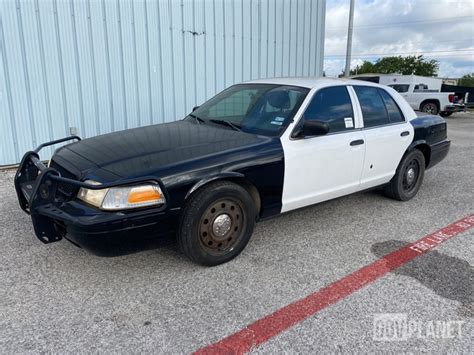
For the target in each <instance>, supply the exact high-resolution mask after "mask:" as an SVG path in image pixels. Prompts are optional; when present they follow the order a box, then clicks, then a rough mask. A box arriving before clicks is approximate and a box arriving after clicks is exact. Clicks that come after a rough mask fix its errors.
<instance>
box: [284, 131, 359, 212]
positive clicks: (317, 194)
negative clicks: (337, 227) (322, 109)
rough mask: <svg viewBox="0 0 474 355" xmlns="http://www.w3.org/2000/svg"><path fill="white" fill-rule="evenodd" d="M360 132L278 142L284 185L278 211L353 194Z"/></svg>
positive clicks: (355, 183) (357, 181)
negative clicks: (280, 149) (281, 156)
mask: <svg viewBox="0 0 474 355" xmlns="http://www.w3.org/2000/svg"><path fill="white" fill-rule="evenodd" d="M363 139H364V134H363V132H362V131H360V130H354V131H353V132H342V133H336V134H332V135H326V136H319V137H311V138H306V139H295V140H292V139H282V145H283V150H284V153H285V180H284V181H285V183H284V185H283V197H282V204H283V206H282V212H287V211H290V210H293V209H296V208H300V207H304V206H308V205H312V204H314V203H318V202H322V201H326V200H329V199H332V198H336V197H340V196H343V195H347V194H350V193H352V192H355V191H357V190H358V188H359V179H360V176H361V171H362V166H363V162H364V154H365V144H361V145H355V146H351V145H350V144H351V142H353V141H357V140H363Z"/></svg>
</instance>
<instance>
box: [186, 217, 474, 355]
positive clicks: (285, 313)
mask: <svg viewBox="0 0 474 355" xmlns="http://www.w3.org/2000/svg"><path fill="white" fill-rule="evenodd" d="M472 227H474V214H471V215H470V216H468V217H465V218H463V219H461V220H459V221H457V222H454V223H452V224H450V225H448V226H446V227H444V228H441V229H439V230H437V231H436V232H433V233H431V234H428V235H426V236H424V237H423V238H421V239H419V240H417V241H416V242H413V243H410V244H408V245H407V246H405V247H403V248H401V249H398V250H396V251H394V252H392V253H390V254H387V255H385V256H384V257H382V258H380V259H378V260H376V261H374V262H373V263H371V264H369V265H367V266H364V267H363V268H361V269H359V270H357V271H355V272H353V273H351V274H349V275H347V276H345V277H343V278H341V279H339V280H337V281H335V282H333V283H331V284H329V285H328V286H326V287H324V288H322V289H320V290H319V291H316V292H314V293H312V294H310V295H308V296H306V297H305V298H303V299H301V300H298V301H296V302H294V303H291V304H289V305H287V306H284V307H283V308H280V309H279V310H277V311H275V312H274V313H272V314H269V315H267V316H265V317H263V318H261V319H259V320H257V321H256V322H254V323H252V324H249V325H248V326H246V327H245V328H243V329H242V330H240V331H238V332H236V333H234V334H232V335H229V336H228V337H226V338H224V339H222V340H220V341H218V342H216V343H214V344H210V345H208V346H205V347H203V348H201V349H199V350H197V351H196V352H195V353H194V354H199V355H201V354H243V353H246V352H248V351H249V350H251V349H252V348H253V347H255V346H258V345H260V344H262V343H264V342H266V341H267V340H269V339H270V338H272V337H274V336H276V335H278V334H280V333H281V332H283V331H285V330H287V329H288V328H290V327H292V326H294V325H296V324H297V323H299V322H301V321H303V320H304V319H306V318H308V317H309V316H312V315H313V314H315V313H316V312H319V311H320V310H322V309H324V308H326V307H328V306H330V305H332V304H334V303H336V302H338V301H340V300H342V299H343V298H345V297H347V296H349V295H351V294H352V293H354V292H356V291H357V290H359V289H361V288H363V287H364V286H366V285H368V284H370V283H372V282H374V281H375V280H377V279H379V278H380V277H382V276H384V275H385V274H386V273H388V272H390V271H392V270H394V269H396V268H398V267H400V266H402V265H403V264H406V263H407V262H409V261H411V260H413V259H415V258H416V257H418V256H420V255H423V254H424V253H427V252H429V251H430V250H431V249H433V248H435V247H436V246H437V245H439V244H440V243H443V242H445V241H446V240H448V239H450V238H452V237H454V236H455V235H457V234H459V233H462V232H464V231H466V230H468V229H469V228H472Z"/></svg>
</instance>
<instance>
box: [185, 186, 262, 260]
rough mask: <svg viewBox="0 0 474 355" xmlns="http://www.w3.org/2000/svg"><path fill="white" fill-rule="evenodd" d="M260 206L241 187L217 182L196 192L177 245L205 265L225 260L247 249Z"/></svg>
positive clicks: (189, 202) (187, 204)
mask: <svg viewBox="0 0 474 355" xmlns="http://www.w3.org/2000/svg"><path fill="white" fill-rule="evenodd" d="M256 217H257V208H256V206H255V203H254V201H253V199H252V197H251V196H250V194H249V193H248V192H247V190H245V189H244V188H243V187H242V186H240V185H237V184H234V183H232V182H229V181H217V182H213V183H210V184H209V185H207V186H204V187H203V188H201V189H199V190H198V191H196V192H195V193H194V194H193V195H191V198H190V199H189V201H188V202H187V203H186V205H185V207H184V209H183V212H182V214H181V220H180V225H179V229H178V235H177V238H178V246H179V248H180V250H181V251H182V252H183V253H184V254H185V255H186V256H187V257H188V258H189V259H190V260H191V261H193V262H195V263H197V264H200V265H204V266H215V265H219V264H223V263H226V262H228V261H230V260H232V259H233V258H235V257H236V256H237V255H239V254H240V252H241V251H242V250H243V249H244V248H245V246H246V245H247V243H248V241H249V239H250V237H251V236H252V233H253V230H254V228H255V221H256Z"/></svg>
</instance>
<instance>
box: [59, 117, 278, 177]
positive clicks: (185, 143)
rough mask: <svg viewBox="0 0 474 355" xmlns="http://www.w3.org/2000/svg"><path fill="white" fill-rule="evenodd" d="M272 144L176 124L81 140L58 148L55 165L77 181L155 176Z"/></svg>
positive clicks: (224, 130) (203, 126) (208, 127)
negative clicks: (78, 178)
mask: <svg viewBox="0 0 474 355" xmlns="http://www.w3.org/2000/svg"><path fill="white" fill-rule="evenodd" d="M269 141H271V138H268V137H263V136H258V135H254V134H249V133H244V132H238V131H234V130H231V129H227V128H224V127H219V126H214V125H212V124H196V123H194V122H191V121H177V122H172V123H166V124H158V125H152V126H145V127H140V128H134V129H128V130H124V131H120V132H114V133H109V134H105V135H101V136H97V137H93V138H88V139H84V140H82V141H79V142H75V143H72V144H69V145H67V146H64V147H62V148H60V149H58V150H57V151H56V153H55V155H54V157H53V161H54V162H55V163H56V164H57V165H60V166H62V167H64V168H65V169H67V170H68V171H70V172H73V174H74V175H77V176H78V177H80V178H84V177H88V178H91V176H94V175H95V176H99V177H101V178H102V179H101V180H112V179H114V178H120V177H122V178H123V177H126V178H130V177H137V176H144V175H147V174H153V175H156V174H157V173H158V172H159V171H160V170H164V169H166V168H168V169H170V168H171V167H176V166H179V165H180V166H183V165H186V162H191V161H194V160H197V159H203V158H206V157H210V156H214V155H218V154H225V153H226V152H227V153H228V152H229V151H235V150H239V149H241V148H243V147H246V148H248V147H249V146H252V145H260V144H264V143H265V142H269Z"/></svg>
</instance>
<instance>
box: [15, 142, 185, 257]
mask: <svg viewBox="0 0 474 355" xmlns="http://www.w3.org/2000/svg"><path fill="white" fill-rule="evenodd" d="M68 140H80V138H79V137H68V138H64V139H61V140H57V141H52V142H49V143H45V144H43V145H41V146H39V147H38V148H37V149H36V150H34V151H31V152H28V153H26V154H25V155H24V156H23V159H22V161H21V163H20V166H19V168H18V171H17V173H16V175H15V190H16V193H17V197H18V201H19V203H20V207H21V208H22V209H23V210H24V211H25V212H26V213H28V214H30V215H31V219H32V222H33V226H34V230H35V234H36V236H37V237H38V239H39V240H41V241H42V242H43V243H52V242H56V241H59V240H61V239H62V238H63V237H64V238H66V239H68V240H69V241H71V242H72V243H74V244H76V245H78V246H80V247H82V248H84V249H86V250H88V251H89V252H91V253H93V254H96V255H102V256H113V255H120V254H125V253H128V252H131V251H136V250H140V249H144V248H146V247H147V246H148V245H151V244H152V243H153V242H154V241H156V240H157V237H159V236H164V235H169V234H172V233H173V232H174V230H175V226H176V225H177V220H178V211H176V210H166V209H165V207H164V206H163V207H156V208H147V209H142V210H136V211H114V212H108V211H102V210H100V209H97V208H95V207H92V206H90V205H88V204H85V203H82V202H81V201H79V200H77V199H75V198H65V197H64V196H63V195H62V194H61V193H60V190H58V185H61V186H64V184H66V185H68V186H70V187H72V189H74V188H76V189H79V188H80V187H86V188H88V189H98V188H108V187H114V186H122V185H130V184H137V183H140V182H150V181H153V182H155V183H158V184H160V186H161V188H162V190H163V191H164V189H163V186H162V184H161V181H159V180H158V179H156V178H154V177H144V178H140V179H127V180H120V181H117V182H114V183H106V184H102V185H89V184H87V183H84V182H82V181H79V180H74V179H69V178H64V177H62V176H61V174H60V172H59V171H58V170H56V169H54V168H49V167H46V166H45V165H44V164H43V163H42V162H41V160H40V159H39V155H38V153H39V151H40V150H41V149H42V148H43V147H45V146H49V145H53V144H56V143H61V142H65V141H68ZM158 239H159V238H158ZM150 243H151V244H150Z"/></svg>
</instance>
